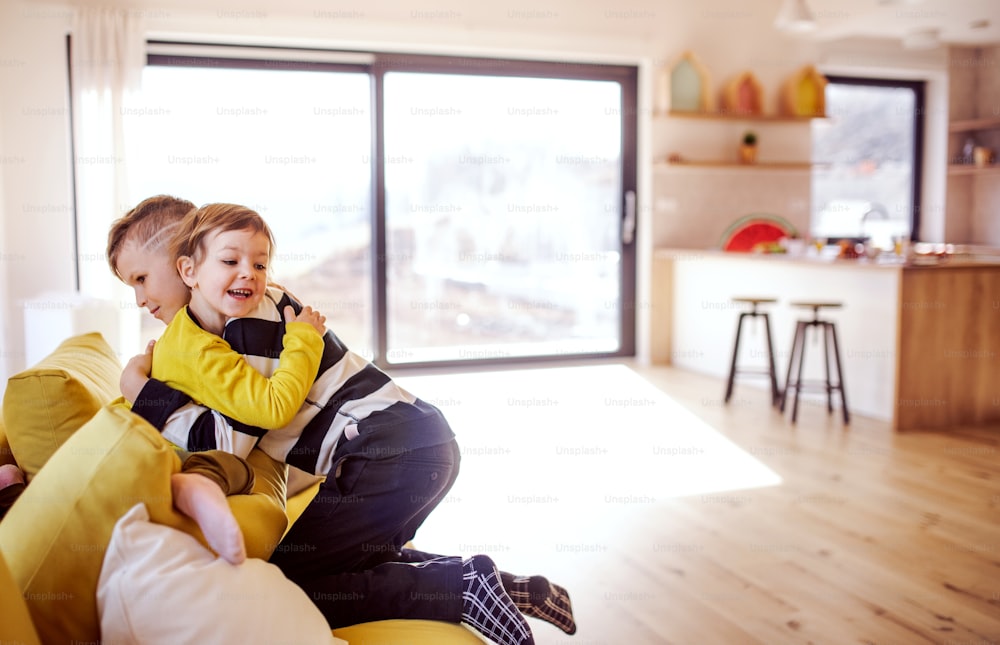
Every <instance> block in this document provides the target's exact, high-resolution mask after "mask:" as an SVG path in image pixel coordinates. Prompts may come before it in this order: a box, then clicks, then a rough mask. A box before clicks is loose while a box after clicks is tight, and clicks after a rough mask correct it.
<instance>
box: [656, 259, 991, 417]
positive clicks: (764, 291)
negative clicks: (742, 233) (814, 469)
mask: <svg viewBox="0 0 1000 645" xmlns="http://www.w3.org/2000/svg"><path fill="white" fill-rule="evenodd" d="M653 285H654V287H653V303H652V330H653V331H652V339H651V351H652V358H653V361H654V362H656V363H671V364H674V365H677V366H679V367H682V368H685V369H691V370H694V371H697V372H701V373H706V374H711V375H715V376H718V377H720V378H725V376H726V375H727V373H728V369H729V360H730V357H731V352H732V346H733V340H734V335H735V330H736V320H737V316H738V314H739V312H740V311H741V310H742V308H741V306H740V305H736V304H735V303H733V302H732V300H731V298H733V297H734V296H772V297H776V298H778V302H777V303H776V304H775V305H773V306H771V307H770V308H769V311H770V313H771V323H772V330H773V334H774V342H775V351H776V360H777V371H778V377H779V385H781V386H783V385H784V378H785V371H786V369H787V364H788V353H789V351H790V349H791V341H792V334H793V333H794V329H795V321H796V320H797V319H799V318H808V317H810V315H811V314H810V312H808V311H806V310H801V309H795V308H792V307H790V306H789V303H790V302H791V301H794V300H810V299H812V300H837V301H841V302H843V303H844V308H843V309H840V310H830V311H825V312H824V313H823V316H824V317H826V318H830V319H832V320H834V321H835V322H836V323H837V330H838V335H839V339H840V352H841V357H842V359H843V362H844V370H845V376H844V380H845V386H846V391H847V403H848V406H849V407H850V409H851V412H852V413H854V414H861V415H864V416H869V417H873V418H877V419H881V420H885V421H888V422H890V423H891V424H892V426H893V428H895V429H897V430H917V429H947V428H954V427H956V426H960V425H980V424H988V423H997V422H1000V263H998V262H981V261H961V260H954V261H952V260H949V261H945V262H942V263H940V264H937V265H933V266H913V265H907V264H903V263H899V262H873V261H869V260H866V259H862V260H833V259H830V258H818V257H815V256H812V257H809V256H806V257H789V256H785V255H762V254H743V253H724V252H721V251H696V250H672V249H664V250H659V251H656V252H655V253H654V261H653ZM761 333H762V328H761V329H760V330H759V331H757V332H756V335H754V334H753V333H751V334H749V335H747V333H746V331H745V332H744V341H743V343H742V347H741V357H740V362H741V364H749V365H752V364H754V363H756V364H762V359H763V357H764V356H765V354H764V351H763V336H762V335H761ZM821 374H822V352H821V346H820V345H818V344H815V343H814V342H813V341H812V340H811V339H810V340H809V344H808V347H807V349H806V378H807V379H815V378H818V377H820V375H821ZM766 385H767V384H766V380H759V381H758V380H757V379H753V378H747V377H742V378H740V379H738V380H737V386H736V390H735V393H734V398H735V401H731V402H730V405H733V404H734V403H736V404H739V402H740V401H739V390H740V388H741V387H766ZM722 394H723V393H722V392H721V391H720V393H719V396H720V401H721V397H722ZM811 398H816V397H815V396H813V397H811ZM800 418H801V417H800Z"/></svg>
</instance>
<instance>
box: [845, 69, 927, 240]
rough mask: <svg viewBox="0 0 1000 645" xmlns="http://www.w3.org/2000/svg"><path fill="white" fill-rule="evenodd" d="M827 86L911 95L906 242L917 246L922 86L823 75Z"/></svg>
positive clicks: (902, 81) (922, 83)
mask: <svg viewBox="0 0 1000 645" xmlns="http://www.w3.org/2000/svg"><path fill="white" fill-rule="evenodd" d="M826 82H827V86H829V85H856V86H863V87H884V88H900V89H907V90H910V91H912V92H913V105H914V107H913V112H914V114H913V149H912V150H911V154H912V158H913V171H912V173H911V183H910V200H911V204H912V205H913V208H912V209H911V211H910V241H911V242H918V241H919V238H920V222H921V212H922V211H923V204H922V203H921V199H922V195H923V192H922V185H923V169H924V114H925V113H926V103H925V101H926V82H925V81H914V80H905V79H892V78H881V77H880V78H875V77H865V76H849V75H840V74H828V75H826Z"/></svg>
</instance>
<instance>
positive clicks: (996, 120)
mask: <svg viewBox="0 0 1000 645" xmlns="http://www.w3.org/2000/svg"><path fill="white" fill-rule="evenodd" d="M994 128H1000V117H985V118H982V119H962V120H959V121H952V122H951V123H949V124H948V132H973V131H975V130H992V129H994Z"/></svg>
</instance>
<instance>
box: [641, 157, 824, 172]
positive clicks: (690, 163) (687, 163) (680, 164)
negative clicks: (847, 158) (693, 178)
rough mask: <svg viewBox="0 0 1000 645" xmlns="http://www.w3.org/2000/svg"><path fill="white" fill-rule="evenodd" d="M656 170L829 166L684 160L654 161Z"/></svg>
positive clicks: (779, 162) (820, 164)
mask: <svg viewBox="0 0 1000 645" xmlns="http://www.w3.org/2000/svg"><path fill="white" fill-rule="evenodd" d="M653 165H654V166H655V167H657V168H737V169H742V170H812V169H814V168H826V167H829V165H830V164H825V163H810V162H807V161H757V162H754V163H739V162H738V161H711V160H701V161H696V160H693V159H684V160H682V161H667V160H661V161H656V162H654V164H653Z"/></svg>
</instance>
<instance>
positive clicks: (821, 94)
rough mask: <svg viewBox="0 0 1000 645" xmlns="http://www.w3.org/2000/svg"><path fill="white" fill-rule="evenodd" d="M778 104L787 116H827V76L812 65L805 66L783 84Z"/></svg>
mask: <svg viewBox="0 0 1000 645" xmlns="http://www.w3.org/2000/svg"><path fill="white" fill-rule="evenodd" d="M778 105H779V109H780V110H781V113H782V114H784V115H787V116H801V117H822V116H826V78H825V77H824V76H823V75H822V74H820V73H819V72H817V71H816V68H815V67H813V66H812V65H807V66H805V67H803V68H802V69H800V70H799V71H798V72H796V73H795V74H792V75H791V76H790V77H788V79H787V80H786V81H785V83H784V84H783V85H782V86H781V96H780V99H779V101H778Z"/></svg>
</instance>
